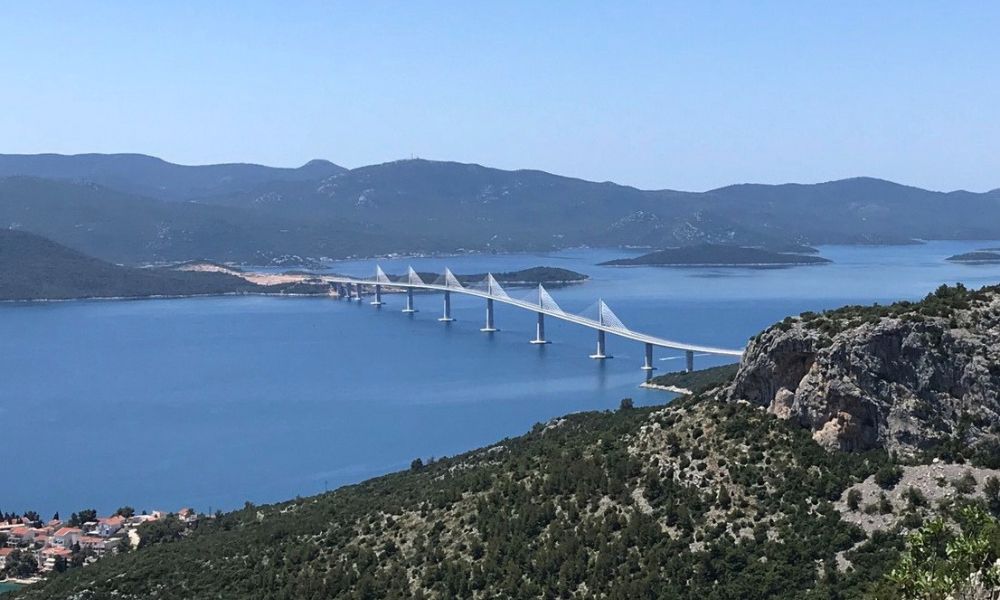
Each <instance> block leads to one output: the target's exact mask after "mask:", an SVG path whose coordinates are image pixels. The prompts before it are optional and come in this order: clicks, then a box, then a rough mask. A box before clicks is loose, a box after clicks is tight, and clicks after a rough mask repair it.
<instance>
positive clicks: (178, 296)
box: [0, 292, 336, 304]
mask: <svg viewBox="0 0 1000 600" xmlns="http://www.w3.org/2000/svg"><path fill="white" fill-rule="evenodd" d="M226 296H267V297H275V298H336V296H331V295H330V294H284V293H277V292H219V293H217V294H155V295H151V296H79V297H76V298H20V299H6V300H0V304H25V303H28V302H37V303H46V302H85V301H90V300H94V301H99V302H111V301H121V300H182V299H186V298H222V297H226Z"/></svg>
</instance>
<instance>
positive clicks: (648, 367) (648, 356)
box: [642, 342, 656, 372]
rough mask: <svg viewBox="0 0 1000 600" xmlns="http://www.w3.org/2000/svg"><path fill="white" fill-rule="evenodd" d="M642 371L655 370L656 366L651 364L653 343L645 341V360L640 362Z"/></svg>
mask: <svg viewBox="0 0 1000 600" xmlns="http://www.w3.org/2000/svg"><path fill="white" fill-rule="evenodd" d="M642 370H643V371H647V372H648V371H655V370H656V367H654V366H653V345H652V344H650V343H648V342H647V343H646V360H645V361H644V362H643V364H642Z"/></svg>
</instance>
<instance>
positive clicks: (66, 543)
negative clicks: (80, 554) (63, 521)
mask: <svg viewBox="0 0 1000 600" xmlns="http://www.w3.org/2000/svg"><path fill="white" fill-rule="evenodd" d="M82 535H83V531H81V530H80V529H79V528H78V527H63V528H61V529H59V530H57V531H56V532H55V533H53V534H52V537H51V539H50V541H51V542H52V545H53V546H59V547H61V548H66V549H69V548H72V547H73V544H75V543H77V542H78V541H79V540H80V536H82Z"/></svg>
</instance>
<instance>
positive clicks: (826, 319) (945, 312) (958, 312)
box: [775, 283, 1000, 337]
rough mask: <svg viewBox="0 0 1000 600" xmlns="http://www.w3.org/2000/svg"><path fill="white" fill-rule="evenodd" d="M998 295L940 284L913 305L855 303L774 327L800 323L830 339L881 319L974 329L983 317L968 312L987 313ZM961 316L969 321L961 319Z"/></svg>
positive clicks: (997, 288)
mask: <svg viewBox="0 0 1000 600" xmlns="http://www.w3.org/2000/svg"><path fill="white" fill-rule="evenodd" d="M998 293H1000V286H985V287H982V288H980V289H977V290H970V289H968V288H966V287H965V286H964V285H962V284H961V283H957V284H955V285H954V286H949V285H942V286H940V287H938V288H937V289H936V290H935V291H933V292H931V293H930V294H927V296H925V297H924V298H923V299H922V300H919V301H916V302H911V301H909V300H901V301H899V302H894V303H892V304H887V305H881V304H873V305H871V306H862V305H857V304H855V305H849V306H842V307H840V308H835V309H831V310H825V311H823V312H819V313H816V312H804V313H802V314H801V315H799V316H798V317H785V319H784V320H783V321H781V322H780V323H778V324H777V325H775V327H778V328H779V329H784V330H787V329H790V328H791V327H792V325H793V324H794V323H796V322H801V323H802V324H803V325H804V326H805V327H806V328H807V329H809V330H815V331H817V332H819V333H820V334H822V335H824V336H826V337H830V336H833V335H836V334H838V333H840V332H842V331H845V330H847V329H853V328H856V327H860V326H861V325H865V324H873V323H877V322H878V321H879V320H880V319H903V320H906V321H914V322H922V321H927V320H930V319H934V318H942V319H948V320H949V322H948V324H949V325H951V326H952V327H953V328H959V327H963V326H967V325H973V326H975V325H978V324H980V322H981V321H982V316H980V317H978V318H977V316H976V315H971V314H970V312H972V311H979V312H983V311H985V312H987V313H989V312H990V311H991V310H992V305H993V303H994V302H995V300H996V298H997V294H998ZM963 316H965V317H968V318H965V319H963V318H962V317H963ZM987 316H988V315H987Z"/></svg>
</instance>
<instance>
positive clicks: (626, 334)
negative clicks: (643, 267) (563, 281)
mask: <svg viewBox="0 0 1000 600" xmlns="http://www.w3.org/2000/svg"><path fill="white" fill-rule="evenodd" d="M323 279H324V280H325V281H329V282H331V283H341V284H354V285H365V286H373V285H381V286H383V287H386V288H400V289H407V288H412V289H421V290H431V291H437V292H454V293H456V294H465V295H468V296H476V297H479V298H488V299H491V300H493V301H494V302H502V303H503V304H509V305H511V306H516V307H518V308H522V309H524V310H529V311H531V312H535V313H541V314H544V315H546V316H550V317H553V318H555V319H561V320H563V321H568V322H570V323H576V324H577V325H583V326H584V327H589V328H591V329H597V330H599V331H606V332H607V333H610V334H613V335H617V336H619V337H623V338H626V339H630V340H635V341H637V342H643V343H646V344H652V345H653V346H657V347H660V348H671V349H673V350H684V351H690V352H699V353H703V354H717V355H722V356H736V357H740V356H743V351H742V350H733V349H730V348H717V347H714V346H703V345H700V344H687V343H684V342H678V341H675V340H668V339H665V338H660V337H656V336H652V335H649V334H645V333H640V332H638V331H632V330H631V329H627V328H626V329H621V328H618V327H611V326H608V325H606V324H602V323H600V322H598V321H595V320H593V319H588V318H586V317H582V316H580V315H574V314H572V313H568V312H565V311H562V310H552V309H548V308H545V307H542V306H539V305H538V304H533V303H531V302H525V301H524V300H518V299H516V298H511V297H509V296H499V295H495V294H490V293H488V292H485V291H482V290H477V289H475V288H468V287H457V286H450V285H439V284H434V283H409V282H403V281H392V282H389V283H386V282H379V281H372V280H370V279H355V278H351V277H334V276H324V277H323Z"/></svg>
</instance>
